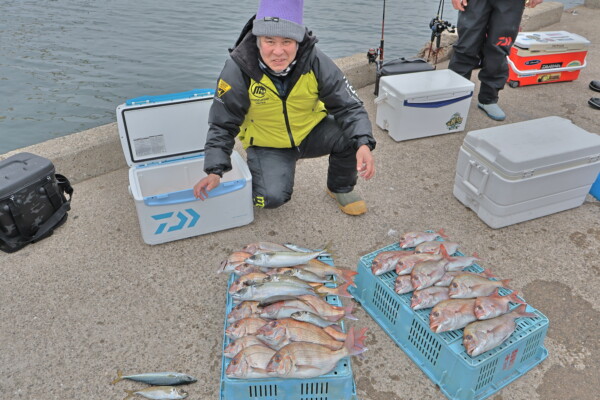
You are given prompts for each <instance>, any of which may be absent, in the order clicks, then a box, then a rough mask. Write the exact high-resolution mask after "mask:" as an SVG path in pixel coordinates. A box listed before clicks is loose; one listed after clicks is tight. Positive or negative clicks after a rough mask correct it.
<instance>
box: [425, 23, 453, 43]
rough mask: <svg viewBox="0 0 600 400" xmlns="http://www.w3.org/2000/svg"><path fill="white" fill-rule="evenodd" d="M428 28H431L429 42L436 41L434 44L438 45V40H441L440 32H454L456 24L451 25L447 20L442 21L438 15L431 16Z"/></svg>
mask: <svg viewBox="0 0 600 400" xmlns="http://www.w3.org/2000/svg"><path fill="white" fill-rule="evenodd" d="M429 29H431V42H433V41H434V40H435V41H436V43H435V44H436V46H437V47H440V42H441V40H442V33H443V32H444V31H446V30H447V31H448V32H449V33H454V32H456V26H454V25H452V24H451V23H450V22H448V21H444V20H443V19H440V18H439V17H438V16H436V17H435V18H433V19H432V20H431V21H430V22H429Z"/></svg>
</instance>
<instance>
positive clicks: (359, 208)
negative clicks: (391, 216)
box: [326, 189, 367, 215]
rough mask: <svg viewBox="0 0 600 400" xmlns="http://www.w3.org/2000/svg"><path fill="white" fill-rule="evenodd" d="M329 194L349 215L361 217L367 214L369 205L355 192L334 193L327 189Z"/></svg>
mask: <svg viewBox="0 0 600 400" xmlns="http://www.w3.org/2000/svg"><path fill="white" fill-rule="evenodd" d="M326 190H327V193H328V194H329V195H330V196H331V197H332V198H333V199H335V201H336V202H337V205H338V207H339V208H340V210H342V211H343V212H344V213H346V214H348V215H361V214H364V213H366V212H367V203H365V201H364V200H363V199H361V198H360V196H359V195H358V194H356V193H354V192H349V193H333V192H332V191H330V190H329V189H326Z"/></svg>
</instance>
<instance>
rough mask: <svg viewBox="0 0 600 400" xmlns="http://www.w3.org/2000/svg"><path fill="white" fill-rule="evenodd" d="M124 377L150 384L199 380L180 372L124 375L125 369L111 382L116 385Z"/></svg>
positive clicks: (162, 384)
mask: <svg viewBox="0 0 600 400" xmlns="http://www.w3.org/2000/svg"><path fill="white" fill-rule="evenodd" d="M123 379H128V380H130V381H136V382H143V383H147V384H149V385H158V386H172V385H183V384H187V383H194V382H196V381H197V379H196V378H194V377H193V376H190V375H187V374H182V373H179V372H147V373H144V374H135V375H123V371H121V370H118V371H117V378H116V379H115V380H114V381H112V382H111V383H112V384H113V385H114V384H115V383H117V382H120V381H122V380H123Z"/></svg>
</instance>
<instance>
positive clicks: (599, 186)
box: [590, 175, 600, 200]
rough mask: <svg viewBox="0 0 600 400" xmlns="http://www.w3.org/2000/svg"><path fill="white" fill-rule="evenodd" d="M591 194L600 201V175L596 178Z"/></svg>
mask: <svg viewBox="0 0 600 400" xmlns="http://www.w3.org/2000/svg"><path fill="white" fill-rule="evenodd" d="M590 194H591V195H592V196H594V197H595V198H596V200H600V175H598V178H596V182H594V184H593V185H592V187H591V189H590Z"/></svg>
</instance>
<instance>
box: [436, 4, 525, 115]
mask: <svg viewBox="0 0 600 400" xmlns="http://www.w3.org/2000/svg"><path fill="white" fill-rule="evenodd" d="M524 8H525V1H524V0H470V1H469V2H468V5H467V7H466V8H465V11H462V12H459V14H458V23H457V26H458V41H457V42H456V43H455V44H454V55H453V56H452V60H450V64H449V65H448V68H449V69H451V70H452V71H454V72H456V73H457V74H459V75H462V76H464V77H465V78H467V79H471V71H473V68H475V67H477V66H478V65H479V64H480V62H481V71H479V80H480V81H481V87H480V89H479V96H478V100H479V102H480V103H483V104H491V103H496V102H498V91H500V90H502V88H503V87H504V84H505V83H506V80H507V79H508V63H507V62H506V56H508V54H509V53H510V48H511V47H512V45H513V43H514V41H515V38H516V37H517V34H518V32H519V25H520V23H521V17H522V16H523V10H524Z"/></svg>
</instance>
